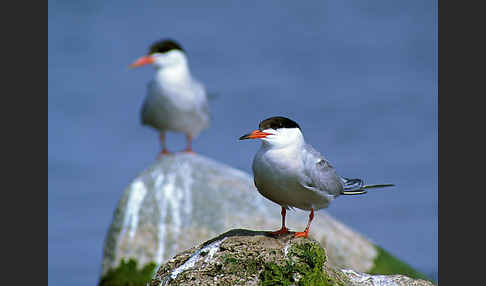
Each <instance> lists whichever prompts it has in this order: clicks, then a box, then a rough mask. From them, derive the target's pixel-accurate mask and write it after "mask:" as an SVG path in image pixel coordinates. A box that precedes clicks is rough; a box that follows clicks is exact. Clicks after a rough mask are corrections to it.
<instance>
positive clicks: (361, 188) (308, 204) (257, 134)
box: [240, 117, 394, 237]
mask: <svg viewBox="0 0 486 286" xmlns="http://www.w3.org/2000/svg"><path fill="white" fill-rule="evenodd" d="M244 139H261V140H262V145H261V147H260V149H259V150H258V152H257V153H256V155H255V157H254V159H253V165H252V169H253V175H254V181H255V186H256V187H257V189H258V192H260V194H262V195H263V196H264V197H265V198H267V199H269V200H271V201H272V202H274V203H276V204H279V205H280V206H281V207H282V212H281V214H282V228H281V229H280V230H278V231H275V232H272V234H273V235H280V234H285V233H289V230H288V228H287V227H286V226H285V214H286V210H287V209H289V208H293V207H295V208H298V209H302V210H308V211H310V212H311V213H310V215H309V221H308V222H307V227H306V228H305V230H304V231H303V232H295V234H294V235H295V236H296V237H307V236H308V234H309V228H310V224H311V222H312V219H313V218H314V210H318V209H323V208H327V207H328V206H329V204H330V202H331V201H332V200H333V199H335V198H336V197H337V196H339V195H359V194H365V193H367V191H366V190H367V189H371V188H382V187H391V186H394V185H393V184H381V185H365V184H364V182H363V180H361V179H348V178H345V177H341V176H339V175H338V174H337V173H336V170H335V169H334V167H333V166H332V165H331V164H330V163H329V161H327V160H326V158H324V156H322V155H321V154H320V153H319V152H317V151H316V150H315V149H314V148H312V146H311V145H309V144H306V143H305V141H304V136H303V135H302V131H301V129H300V126H299V125H298V124H297V123H296V122H294V121H292V120H291V119H288V118H285V117H271V118H268V119H265V120H263V121H262V122H260V125H259V129H257V130H255V131H253V132H251V133H249V134H246V135H244V136H241V137H240V140H244Z"/></svg>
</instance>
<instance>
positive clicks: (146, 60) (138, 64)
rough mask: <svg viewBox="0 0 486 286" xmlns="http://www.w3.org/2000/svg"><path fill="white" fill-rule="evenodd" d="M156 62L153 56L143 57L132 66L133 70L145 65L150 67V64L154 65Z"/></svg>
mask: <svg viewBox="0 0 486 286" xmlns="http://www.w3.org/2000/svg"><path fill="white" fill-rule="evenodd" d="M154 62H155V59H154V58H153V57H151V56H143V57H141V58H139V59H138V60H136V61H135V62H134V63H133V64H131V65H130V67H131V68H137V67H141V66H144V65H148V64H153V63H154Z"/></svg>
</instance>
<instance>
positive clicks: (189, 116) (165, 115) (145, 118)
mask: <svg viewBox="0 0 486 286" xmlns="http://www.w3.org/2000/svg"><path fill="white" fill-rule="evenodd" d="M175 99H176V98H175V96H174V95H172V96H167V95H165V94H164V93H160V92H157V91H152V92H151V93H150V94H149V95H148V96H147V98H146V100H145V102H144V105H143V107H142V114H141V115H142V124H145V125H150V126H152V127H154V128H155V129H158V130H161V131H165V130H171V131H176V132H182V133H187V134H190V135H191V136H192V137H195V136H197V134H198V133H199V132H200V131H201V130H202V129H204V128H206V127H208V123H209V115H208V114H206V113H205V112H202V111H201V110H200V109H199V108H198V105H197V102H194V101H190V100H187V101H184V102H177V100H175Z"/></svg>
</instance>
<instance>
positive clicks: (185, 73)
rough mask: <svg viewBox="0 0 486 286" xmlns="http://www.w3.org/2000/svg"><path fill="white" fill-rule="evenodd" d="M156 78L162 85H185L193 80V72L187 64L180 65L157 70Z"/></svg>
mask: <svg viewBox="0 0 486 286" xmlns="http://www.w3.org/2000/svg"><path fill="white" fill-rule="evenodd" d="M155 78H156V80H157V81H159V82H161V83H162V84H184V83H186V82H188V81H190V80H191V72H190V71H189V66H188V65H187V63H178V64H174V65H170V66H167V67H163V68H159V69H157V71H156V75H155Z"/></svg>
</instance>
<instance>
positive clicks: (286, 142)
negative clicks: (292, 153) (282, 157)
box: [262, 128, 305, 150]
mask: <svg viewBox="0 0 486 286" xmlns="http://www.w3.org/2000/svg"><path fill="white" fill-rule="evenodd" d="M263 131H264V132H265V131H267V132H268V133H272V134H274V135H270V136H268V137H266V138H262V148H263V149H282V148H285V149H288V150H293V149H295V150H300V149H301V148H302V146H303V145H304V144H305V140H304V136H303V134H302V132H301V131H300V130H299V129H298V128H289V129H287V128H282V129H278V130H263Z"/></svg>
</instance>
